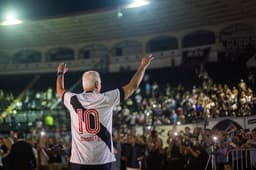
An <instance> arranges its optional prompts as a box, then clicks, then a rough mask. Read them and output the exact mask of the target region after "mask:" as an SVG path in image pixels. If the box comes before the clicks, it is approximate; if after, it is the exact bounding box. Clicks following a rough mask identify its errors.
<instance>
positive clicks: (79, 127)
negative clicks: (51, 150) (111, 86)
mask: <svg viewBox="0 0 256 170" xmlns="http://www.w3.org/2000/svg"><path fill="white" fill-rule="evenodd" d="M120 100H123V89H115V90H111V91H107V92H105V93H94V92H89V93H88V92H87V93H85V92H84V93H80V94H75V93H71V92H65V94H64V95H63V98H62V101H63V103H64V105H65V106H66V108H67V109H68V110H69V112H70V118H71V135H72V146H71V147H72V150H71V159H70V162H72V163H75V164H81V165H96V164H105V163H110V162H113V161H115V156H114V154H113V143H112V114H113V108H114V106H116V105H118V104H119V103H120Z"/></svg>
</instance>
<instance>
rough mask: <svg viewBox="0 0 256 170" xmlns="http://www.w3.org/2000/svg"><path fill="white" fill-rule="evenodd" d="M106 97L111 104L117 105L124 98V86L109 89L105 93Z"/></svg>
mask: <svg viewBox="0 0 256 170" xmlns="http://www.w3.org/2000/svg"><path fill="white" fill-rule="evenodd" d="M103 94H104V95H105V96H106V97H108V99H109V102H110V104H111V105H113V106H116V105H118V104H119V103H120V102H121V101H123V99H124V92H123V88H118V89H114V90H110V91H107V92H105V93H103Z"/></svg>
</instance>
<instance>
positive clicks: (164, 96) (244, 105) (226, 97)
mask: <svg viewBox="0 0 256 170" xmlns="http://www.w3.org/2000/svg"><path fill="white" fill-rule="evenodd" d="M199 76H200V78H201V85H199V86H193V87H192V88H191V89H185V87H184V86H182V85H181V84H179V85H176V86H172V85H170V84H165V85H159V84H158V83H157V82H153V83H149V82H148V81H147V80H145V81H144V85H142V86H141V88H140V89H138V90H137V91H136V93H135V95H134V96H133V97H132V98H130V99H128V101H127V102H126V103H123V104H122V105H120V106H119V107H117V108H116V113H117V114H115V115H114V120H115V121H114V123H115V124H116V126H118V125H121V124H123V123H124V122H125V124H129V125H145V124H147V125H152V124H154V125H166V124H175V123H177V122H178V121H179V122H181V123H183V124H186V123H195V122H198V121H205V120H207V119H209V118H218V117H242V116H250V115H254V114H256V98H255V94H254V92H253V90H252V88H251V87H250V86H248V85H247V83H246V82H245V81H244V80H243V79H241V80H240V82H238V83H237V84H236V85H234V86H230V85H228V84H217V83H215V82H214V81H213V80H212V79H211V78H210V77H209V76H208V74H207V72H204V73H202V74H200V75H199ZM152 121H153V122H152Z"/></svg>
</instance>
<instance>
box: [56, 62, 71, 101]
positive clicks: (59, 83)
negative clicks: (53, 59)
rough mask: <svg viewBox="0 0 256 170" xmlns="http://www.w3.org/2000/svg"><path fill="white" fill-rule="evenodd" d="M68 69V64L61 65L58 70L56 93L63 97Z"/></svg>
mask: <svg viewBox="0 0 256 170" xmlns="http://www.w3.org/2000/svg"><path fill="white" fill-rule="evenodd" d="M67 70H68V68H67V66H66V64H64V63H60V64H59V65H58V68H57V80H56V92H57V94H58V95H59V96H60V97H62V96H63V94H64V92H65V88H64V75H65V73H66V72H67Z"/></svg>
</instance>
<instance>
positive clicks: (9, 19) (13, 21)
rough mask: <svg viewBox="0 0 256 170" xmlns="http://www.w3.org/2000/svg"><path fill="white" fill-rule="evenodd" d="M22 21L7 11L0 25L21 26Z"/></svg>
mask: <svg viewBox="0 0 256 170" xmlns="http://www.w3.org/2000/svg"><path fill="white" fill-rule="evenodd" d="M21 23H22V21H21V20H19V19H17V18H16V15H15V13H14V12H12V11H9V12H7V13H6V15H5V20H4V21H3V22H2V23H1V25H17V24H21Z"/></svg>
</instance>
